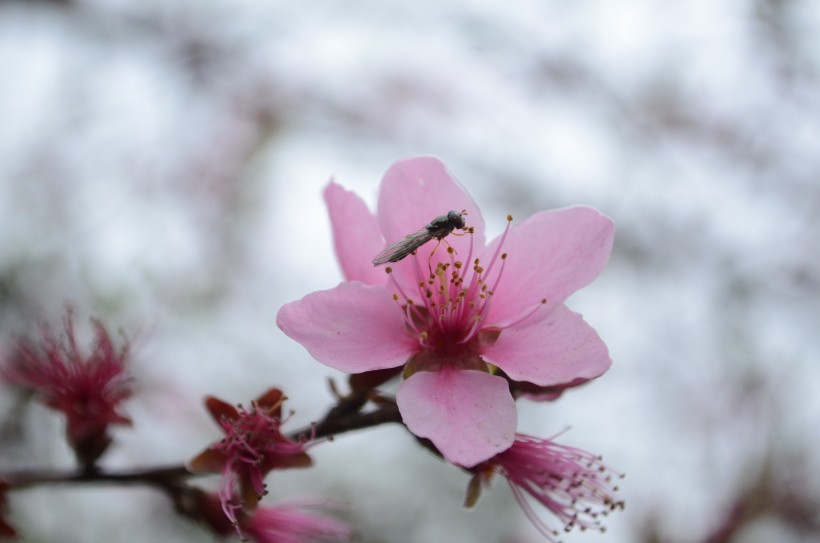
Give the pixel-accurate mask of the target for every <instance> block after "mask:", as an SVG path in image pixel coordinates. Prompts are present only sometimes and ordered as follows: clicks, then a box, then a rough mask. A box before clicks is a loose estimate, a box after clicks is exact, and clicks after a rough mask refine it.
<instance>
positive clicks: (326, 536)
mask: <svg viewBox="0 0 820 543" xmlns="http://www.w3.org/2000/svg"><path fill="white" fill-rule="evenodd" d="M175 502H176V506H177V511H179V512H180V513H182V514H183V515H185V516H188V517H190V518H193V519H195V520H198V521H200V522H202V523H204V524H205V525H206V526H208V527H209V528H210V529H211V530H212V531H213V532H214V533H215V534H217V535H219V536H222V537H226V536H228V535H230V534H231V533H232V532H236V533H238V535H239V536H240V537H241V538H242V540H243V541H247V540H248V539H251V540H253V541H256V542H257V543H308V542H330V541H345V540H347V539H349V538H350V534H351V529H350V527H349V526H348V525H347V524H346V523H344V522H342V521H341V520H338V519H335V518H333V517H329V516H326V515H321V514H317V513H313V512H311V511H310V510H311V509H314V510H315V509H328V508H332V507H333V505H330V504H327V503H325V502H323V501H317V500H311V501H307V500H304V501H300V502H291V503H287V504H279V505H273V506H271V505H260V506H259V507H257V508H256V509H254V510H253V511H247V512H246V511H238V512H237V513H238V514H237V515H236V517H235V518H228V517H227V516H226V515H225V511H224V509H223V508H222V505H221V502H222V497H221V496H219V495H217V494H214V493H211V492H205V491H204V490H201V489H198V488H193V487H185V488H184V489H181V491H180V493H179V494H178V495H177V496H176V498H175Z"/></svg>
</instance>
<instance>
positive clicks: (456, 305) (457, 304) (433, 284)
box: [386, 215, 546, 358]
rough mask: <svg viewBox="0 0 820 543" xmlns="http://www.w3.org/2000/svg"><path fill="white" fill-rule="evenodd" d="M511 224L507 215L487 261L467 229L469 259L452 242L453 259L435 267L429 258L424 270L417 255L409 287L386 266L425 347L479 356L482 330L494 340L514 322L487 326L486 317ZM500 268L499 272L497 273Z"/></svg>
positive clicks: (452, 354)
mask: <svg viewBox="0 0 820 543" xmlns="http://www.w3.org/2000/svg"><path fill="white" fill-rule="evenodd" d="M511 222H512V216H510V215H507V226H506V228H505V229H504V233H503V234H502V235H501V239H500V240H499V243H498V247H497V248H496V250H495V251H494V253H493V254H492V256H491V257H490V259H489V261H488V262H486V265H485V262H482V261H481V260H480V259H479V258H475V259H474V258H473V236H472V234H473V232H474V229H472V228H468V229H467V234H468V235H469V236H470V245H469V250H468V253H467V255H466V259H464V260H462V259H460V258H457V257H458V255H457V254H456V251H455V249H453V247H452V246H448V247H447V255H448V257H449V262H447V261H444V262H439V263H438V264H436V267H435V269H433V268H432V263H431V262H430V261H428V262H427V270H426V273H425V271H424V262H421V261H420V259H419V258H417V257H416V255H415V254H413V256H412V265H413V273H414V275H415V283H414V284H413V286H412V287H411V288H409V289H404V288H402V287H401V286H400V285H399V283H398V282H397V281H396V279H395V278H394V277H393V275H392V271H393V270H392V269H391V268H390V267H388V268H386V271H387V273H388V274H390V278H391V281H392V282H393V286H394V288H395V293H394V294H393V299H394V300H396V302H397V303H398V304H399V306H400V307H401V310H402V312H403V313H404V317H405V322H406V324H407V328H408V330H409V331H410V333H411V334H413V335H414V336H415V337H416V339H417V340H418V342H419V345H420V346H421V347H422V348H423V349H424V350H426V351H433V352H434V353H435V354H436V355H437V356H438V357H442V358H453V357H456V358H457V357H458V356H462V357H463V356H466V355H468V354H475V353H477V352H478V347H479V345H478V343H479V341H480V339H481V336H480V334H481V333H482V332H485V334H483V335H484V336H487V335H488V334H487V333H488V332H489V336H490V337H491V338H497V337H498V333H499V332H500V331H501V329H503V328H506V327H507V326H509V325H510V323H507V324H505V325H501V326H492V327H488V326H487V324H488V323H487V322H486V320H487V316H488V315H489V312H490V307H491V305H492V300H493V296H494V294H495V291H496V289H497V287H498V285H499V283H500V282H501V278H502V276H503V275H504V266H505V263H506V261H507V253H505V252H502V248H503V246H504V241H505V240H506V238H507V234H508V232H509V230H510V224H511ZM421 260H423V259H421ZM496 267H498V269H497V273H493V271H494V270H495V269H496ZM545 302H546V300H541V301H540V302H539V303H538V304H535V306H534V307H533V308H532V310H530V311H527V312H525V315H524V316H523V317H522V318H521V319H517V320H516V322H520V321H521V320H522V319H523V318H527V317H529V316H530V315H531V314H532V313H534V312H535V311H536V310H537V309H538V308H539V307H541V305H542V304H544V303H545Z"/></svg>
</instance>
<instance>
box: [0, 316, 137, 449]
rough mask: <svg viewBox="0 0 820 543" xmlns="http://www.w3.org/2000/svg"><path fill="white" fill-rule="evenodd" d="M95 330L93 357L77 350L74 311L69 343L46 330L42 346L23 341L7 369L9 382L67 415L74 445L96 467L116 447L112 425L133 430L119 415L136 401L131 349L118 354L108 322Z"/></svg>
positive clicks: (67, 337) (96, 322)
mask: <svg viewBox="0 0 820 543" xmlns="http://www.w3.org/2000/svg"><path fill="white" fill-rule="evenodd" d="M92 324H93V326H94V331H95V336H96V340H95V343H94V346H93V347H92V349H91V352H90V354H88V355H85V354H83V353H82V352H81V350H80V348H79V346H78V345H77V341H76V338H75V335H74V323H73V314H72V312H71V311H69V313H68V315H67V316H66V318H65V322H64V327H65V336H64V337H61V338H59V339H58V338H56V337H55V336H54V334H53V333H52V332H51V330H50V329H49V328H48V327H47V326H43V328H42V338H41V340H40V342H39V343H35V342H32V341H26V340H21V341H19V342H18V344H17V350H16V353H15V355H14V356H13V358H12V359H11V362H10V363H8V364H6V365H4V367H3V368H2V375H3V377H4V378H5V380H6V381H8V382H10V383H12V384H15V385H18V386H21V387H25V388H28V389H31V390H32V391H33V392H35V393H36V394H37V395H38V396H39V398H40V399H41V400H42V401H43V402H44V403H45V404H46V405H48V406H49V407H52V408H54V409H57V410H59V411H62V412H63V413H64V414H65V416H66V419H67V424H66V436H67V438H68V442H69V444H70V445H71V447H72V448H73V449H74V452H75V454H76V455H77V458H78V459H79V460H80V462H81V463H83V464H84V465H91V464H93V463H94V462H95V461H96V460H97V458H99V456H100V455H101V454H102V453H103V452H104V451H105V449H106V448H107V447H108V445H109V444H110V443H111V436H110V435H109V433H108V427H109V425H112V424H125V425H130V424H131V421H130V419H128V418H127V417H125V416H124V415H122V414H121V413H120V411H119V409H120V403H121V402H122V401H123V400H125V399H126V398H128V397H129V396H130V395H131V389H130V387H129V385H128V379H127V377H126V375H125V362H126V358H127V355H128V345H125V346H124V347H123V348H122V349H120V350H119V351H118V350H116V349H115V348H114V344H113V342H112V341H111V338H110V337H109V335H108V332H107V331H106V329H105V327H104V326H103V324H102V322H100V321H99V320H96V319H93V320H92Z"/></svg>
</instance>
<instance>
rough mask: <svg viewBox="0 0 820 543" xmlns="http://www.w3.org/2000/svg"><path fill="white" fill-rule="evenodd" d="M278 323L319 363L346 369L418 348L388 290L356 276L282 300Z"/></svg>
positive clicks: (397, 360)
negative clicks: (343, 281) (346, 280)
mask: <svg viewBox="0 0 820 543" xmlns="http://www.w3.org/2000/svg"><path fill="white" fill-rule="evenodd" d="M276 324H278V325H279V328H281V329H282V331H284V332H285V333H286V334H287V335H288V336H290V337H291V338H293V339H295V340H296V341H298V342H299V343H301V344H302V346H303V347H305V348H306V349H307V350H308V351H309V352H310V354H311V355H313V357H314V358H315V359H316V360H318V361H319V362H321V363H322V364H325V365H327V366H330V367H331V368H336V369H337V370H341V371H345V372H350V373H359V372H363V371H370V370H378V369H384V368H395V367H397V366H401V365H402V364H404V363H405V362H406V361H407V359H408V358H409V357H410V356H411V355H412V354H413V353H414V352H415V351H416V350H418V343H417V342H416V341H415V340H414V339H413V338H412V337H411V336H410V335H409V334H408V333H407V331H406V329H405V325H404V317H403V315H402V312H401V310H400V309H399V307H398V305H397V303H396V302H395V301H393V298H392V297H391V295H390V293H388V292H387V290H386V289H384V288H382V287H374V286H370V285H365V284H363V283H359V282H358V281H354V282H350V283H342V284H340V285H339V286H337V287H336V288H332V289H330V290H322V291H318V292H313V293H311V294H308V295H307V296H305V297H304V298H302V299H301V300H297V301H295V302H291V303H289V304H285V305H284V306H282V308H281V309H280V310H279V314H278V315H277V316H276Z"/></svg>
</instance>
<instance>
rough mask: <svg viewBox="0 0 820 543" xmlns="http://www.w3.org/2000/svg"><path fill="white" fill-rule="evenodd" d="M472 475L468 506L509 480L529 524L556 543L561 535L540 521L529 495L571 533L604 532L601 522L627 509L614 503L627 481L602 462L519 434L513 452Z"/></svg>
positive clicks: (478, 468) (553, 443)
mask: <svg viewBox="0 0 820 543" xmlns="http://www.w3.org/2000/svg"><path fill="white" fill-rule="evenodd" d="M473 471H474V472H475V473H476V475H475V477H474V478H473V479H472V481H471V482H470V487H469V489H468V494H467V506H472V505H474V504H475V502H476V501H477V500H478V496H479V494H480V490H481V485H482V483H487V482H488V481H489V480H490V478H491V476H492V475H493V474H494V473H500V474H501V475H503V476H504V477H506V478H507V482H508V483H509V484H510V488H512V491H513V494H514V495H515V499H516V500H517V501H518V503H519V505H521V508H522V509H523V510H524V513H525V514H526V515H527V518H529V519H530V520H531V521H532V523H533V524H534V525H535V526H536V528H538V531H539V532H541V533H542V534H543V535H544V536H546V537H547V538H548V539H549V540H550V541H556V539H555V538H556V537H557V536H558V535H559V534H560V532H559V531H558V530H555V529H551V528H550V527H549V525H548V524H547V523H546V522H545V521H544V520H543V519H541V518H540V517H539V516H538V514H537V513H536V512H535V511H534V510H533V509H532V507H531V505H530V503H529V502H528V501H527V500H528V498H527V495H529V496H530V498H532V499H534V500H535V501H537V502H538V503H540V504H541V505H542V506H544V507H546V508H547V509H548V510H549V511H550V512H551V513H552V514H554V515H555V516H556V517H558V519H559V520H560V521H561V522H562V523H563V524H564V528H563V529H564V531H566V532H569V531H570V530H572V529H573V528H574V527H576V526H577V527H579V528H580V529H581V530H588V529H595V530H599V531H601V532H604V531H606V529H605V528H604V526H602V525H601V520H600V518H601V517H604V516H607V515H608V514H609V513H610V512H611V511H615V510H617V509H623V508H624V502H623V501H621V500H617V499H616V498H615V493H616V492H617V491H618V487H617V486H615V485H614V480H616V479H620V478H622V477H623V475H621V474H618V473H616V472H614V471H613V470H612V469H610V468H609V467H608V466H606V465H605V464H604V463H603V462H602V460H601V457H599V456H595V455H593V454H590V453H588V452H586V451H582V450H581V449H576V448H574V447H568V446H566V445H559V444H558V443H555V442H554V441H551V440H549V439H538V438H535V437H531V436H526V435H521V434H518V435H516V439H515V442H514V443H513V445H512V447H510V448H509V449H507V450H506V451H504V452H502V453H501V454H498V455H497V456H495V457H494V458H491V459H490V460H488V461H487V462H485V463H483V464H479V465H478V466H476V467H475V468H474V470H473Z"/></svg>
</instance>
